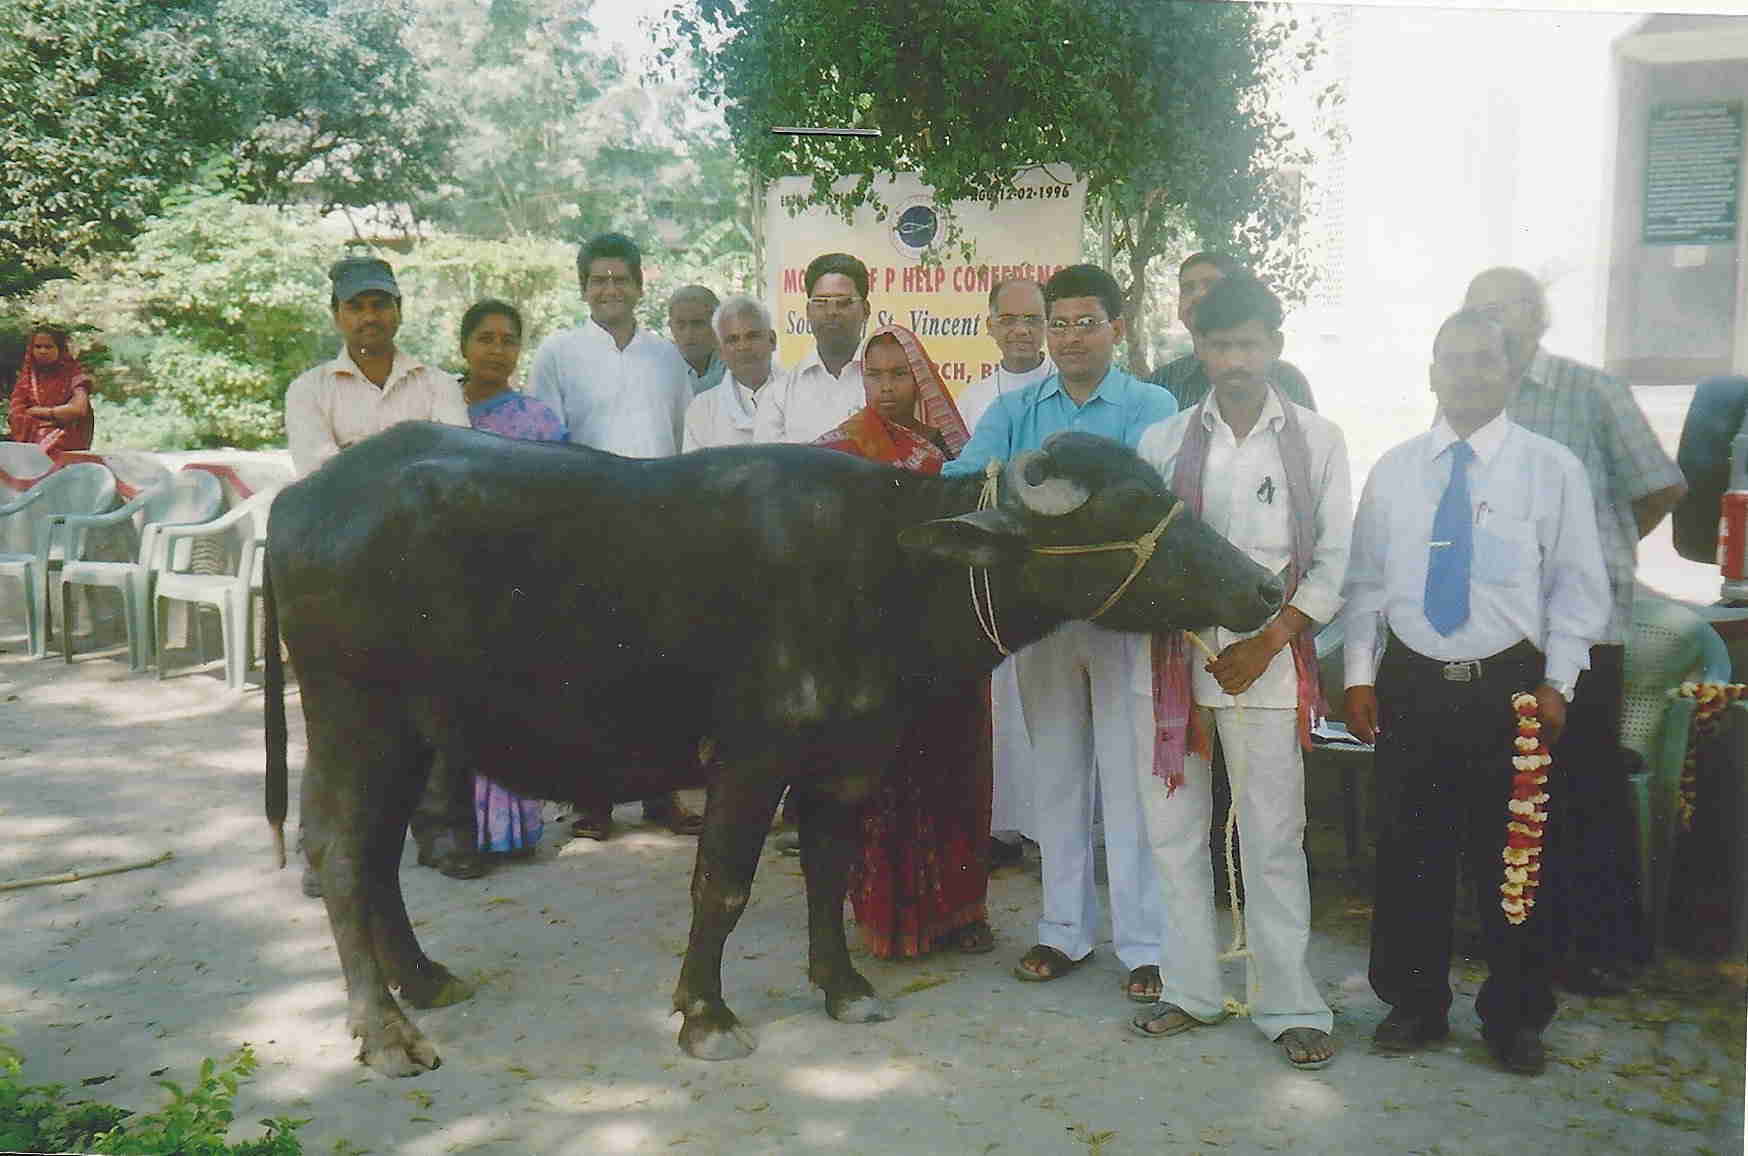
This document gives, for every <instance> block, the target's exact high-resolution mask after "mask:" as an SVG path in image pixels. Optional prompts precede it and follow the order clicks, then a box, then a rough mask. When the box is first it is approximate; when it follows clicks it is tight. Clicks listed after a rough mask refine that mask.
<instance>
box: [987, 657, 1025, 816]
mask: <svg viewBox="0 0 1748 1156" xmlns="http://www.w3.org/2000/svg"><path fill="white" fill-rule="evenodd" d="M989 705H990V714H991V715H992V721H993V723H994V735H993V736H992V737H993V739H994V757H995V791H994V794H993V796H992V797H991V800H990V816H989V829H990V830H991V831H994V832H997V833H1006V832H1009V831H1014V832H1018V833H1019V834H1022V835H1027V836H1030V835H1031V834H1032V740H1031V737H1030V736H1029V735H1027V734H1026V716H1025V714H1024V713H1022V711H1023V708H1022V707H1021V705H1020V680H1019V675H1018V674H1016V673H1015V659H1014V658H1013V656H1011V655H1010V656H1009V657H1007V658H1004V659H1002V661H1001V665H1000V666H998V667H996V668H995V673H994V674H992V675H990V676H989Z"/></svg>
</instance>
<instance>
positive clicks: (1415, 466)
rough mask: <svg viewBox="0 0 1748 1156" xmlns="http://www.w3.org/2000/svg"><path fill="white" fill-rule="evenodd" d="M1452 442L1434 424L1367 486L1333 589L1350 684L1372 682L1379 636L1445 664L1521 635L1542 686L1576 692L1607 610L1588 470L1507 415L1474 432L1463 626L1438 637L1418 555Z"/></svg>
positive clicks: (1384, 461) (1482, 654)
mask: <svg viewBox="0 0 1748 1156" xmlns="http://www.w3.org/2000/svg"><path fill="white" fill-rule="evenodd" d="M1456 440H1457V435H1456V434H1455V432H1453V431H1452V429H1451V427H1450V425H1449V423H1447V422H1446V421H1445V419H1443V418H1440V419H1439V420H1438V423H1437V424H1436V425H1434V426H1433V427H1432V429H1431V430H1429V431H1428V432H1426V433H1423V434H1421V435H1420V436H1419V437H1416V438H1413V439H1412V440H1410V441H1407V442H1404V443H1403V444H1401V445H1399V446H1397V447H1396V448H1395V449H1393V450H1391V451H1389V452H1388V453H1386V454H1385V455H1384V456H1383V457H1382V458H1381V459H1379V461H1378V464H1377V465H1376V466H1374V467H1373V468H1372V475H1371V477H1369V478H1367V479H1366V487H1365V491H1364V492H1363V493H1362V494H1361V495H1360V505H1359V511H1358V513H1357V514H1356V515H1355V518H1354V532H1353V549H1352V552H1351V553H1350V555H1349V557H1348V564H1347V584H1346V586H1345V588H1344V589H1343V591H1342V593H1343V594H1344V595H1345V596H1346V598H1347V609H1346V613H1345V614H1344V616H1343V619H1342V621H1343V622H1344V624H1345V632H1346V647H1347V650H1346V667H1347V677H1346V684H1347V685H1348V686H1371V685H1374V684H1375V682H1376V678H1377V670H1378V659H1379V657H1380V656H1381V655H1382V653H1383V648H1384V642H1385V639H1386V634H1385V631H1386V630H1389V631H1391V632H1394V633H1395V635H1396V637H1398V638H1400V639H1401V640H1402V641H1403V643H1405V644H1406V645H1407V646H1408V647H1409V648H1410V649H1412V650H1414V651H1415V652H1417V653H1419V654H1421V655H1423V656H1425V657H1427V658H1435V659H1440V660H1444V661H1456V660H1461V659H1471V658H1486V657H1488V656H1489V655H1493V654H1498V653H1499V652H1500V651H1502V650H1505V649H1508V648H1509V647H1512V646H1515V645H1516V644H1517V643H1519V642H1522V641H1524V640H1525V639H1528V640H1529V641H1530V642H1531V643H1533V644H1534V645H1536V646H1538V647H1540V648H1541V650H1542V651H1543V653H1544V654H1545V655H1546V656H1547V667H1546V678H1547V679H1548V680H1549V681H1558V682H1565V683H1571V682H1573V681H1574V680H1575V679H1577V677H1578V672H1579V671H1581V670H1585V669H1587V668H1588V667H1589V665H1590V646H1591V644H1592V643H1594V642H1595V641H1596V640H1597V639H1599V638H1601V637H1602V635H1603V631H1604V630H1605V629H1606V628H1607V626H1608V619H1609V612H1610V610H1611V608H1612V605H1613V604H1612V600H1611V596H1610V593H1609V586H1608V571H1607V569H1606V568H1605V566H1604V563H1603V558H1602V548H1601V547H1600V546H1599V545H1598V541H1597V531H1596V511H1595V507H1594V506H1592V504H1591V500H1590V484H1589V483H1588V482H1586V481H1585V479H1584V467H1583V466H1581V465H1580V464H1579V463H1578V459H1577V458H1576V457H1574V456H1573V455H1572V451H1571V450H1568V449H1567V448H1566V447H1565V446H1562V445H1560V444H1559V443H1558V442H1554V441H1551V440H1549V439H1548V438H1545V437H1542V436H1541V435H1540V434H1533V433H1531V432H1530V431H1528V430H1526V429H1524V428H1523V427H1522V426H1519V425H1517V424H1515V423H1513V422H1512V421H1511V420H1510V419H1509V418H1507V417H1505V416H1504V415H1503V414H1501V415H1500V416H1499V417H1497V418H1494V419H1493V420H1492V421H1490V422H1488V423H1487V424H1486V425H1484V426H1482V427H1481V428H1480V429H1478V430H1476V431H1475V432H1474V433H1472V434H1470V435H1469V438H1468V441H1469V445H1470V447H1471V448H1473V449H1474V451H1475V460H1474V462H1473V463H1472V464H1471V465H1470V466H1469V501H1470V505H1471V506H1472V507H1473V510H1474V513H1473V518H1474V553H1473V555H1472V557H1471V561H1470V569H1469V619H1468V621H1467V622H1465V623H1463V625H1461V626H1459V627H1458V628H1457V629H1456V630H1454V631H1452V632H1451V633H1450V634H1448V635H1445V634H1440V633H1439V632H1438V631H1437V630H1434V629H1433V627H1432V624H1431V623H1430V622H1428V621H1427V620H1426V605H1425V600H1426V570H1427V555H1428V551H1429V550H1430V543H1431V537H1432V521H1433V515H1434V513H1435V512H1436V511H1437V510H1438V504H1439V499H1440V498H1441V497H1442V496H1443V495H1444V491H1445V487H1446V485H1447V484H1448V483H1449V482H1450V477H1451V454H1450V453H1449V452H1447V451H1448V450H1449V449H1450V447H1451V444H1452V443H1453V442H1455V441H1456ZM1525 689H1528V688H1525Z"/></svg>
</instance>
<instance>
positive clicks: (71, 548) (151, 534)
mask: <svg viewBox="0 0 1748 1156" xmlns="http://www.w3.org/2000/svg"><path fill="white" fill-rule="evenodd" d="M223 502H224V490H223V487H221V486H220V485H219V481H218V479H217V478H215V477H213V476H212V475H211V474H204V473H199V472H194V471H186V472H183V473H180V474H175V475H166V478H165V480H164V481H163V482H162V483H161V484H159V485H157V486H155V487H154V488H152V489H150V490H146V491H144V492H142V493H140V494H139V495H137V496H136V497H135V498H134V499H133V500H132V501H131V502H128V503H127V504H126V505H123V506H120V507H118V508H117V509H114V510H111V511H110V512H109V513H107V514H95V515H91V516H89V517H78V516H68V517H67V518H66V519H65V523H66V527H67V547H66V549H67V561H66V562H65V563H63V564H62V566H61V623H62V630H61V643H62V645H61V653H62V656H63V657H64V658H65V659H66V661H67V662H72V661H73V598H72V588H73V587H74V586H99V587H108V588H110V589H113V590H119V591H121V597H122V608H123V612H124V619H125V621H126V624H127V657H128V667H129V669H131V670H135V671H140V670H144V669H145V668H146V663H147V661H149V660H150V659H151V658H152V656H153V654H154V652H155V648H154V645H153V630H152V621H151V607H152V593H153V587H154V586H155V585H156V578H157V573H158V571H159V570H161V569H163V568H165V566H166V561H165V549H164V539H163V533H162V532H163V530H164V529H165V528H166V527H169V526H187V525H198V524H200V523H203V522H209V521H211V520H212V519H213V518H215V517H217V516H218V512H219V506H220V505H221V504H222V503H223ZM124 523H125V524H127V525H128V526H130V527H132V528H134V529H135V530H136V531H137V533H138V537H139V549H138V551H137V557H136V559H135V560H134V561H131V562H117V561H101V560H97V559H89V558H86V557H85V546H86V539H87V534H88V533H89V532H90V531H91V530H95V529H99V528H101V527H105V526H119V525H122V524H124Z"/></svg>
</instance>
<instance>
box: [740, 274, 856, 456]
mask: <svg viewBox="0 0 1748 1156" xmlns="http://www.w3.org/2000/svg"><path fill="white" fill-rule="evenodd" d="M802 281H803V284H804V285H805V286H806V287H807V323H808V327H809V328H811V329H812V330H813V349H812V351H811V352H809V353H808V355H807V356H806V357H803V358H802V359H801V361H800V363H799V364H798V365H796V366H795V368H794V369H792V370H790V371H789V372H788V373H785V374H783V375H782V376H781V377H779V378H777V379H776V380H774V381H773V382H771V384H770V385H768V386H766V387H765V388H764V389H763V390H761V391H760V392H761V393H762V394H763V396H761V397H760V398H759V414H758V419H757V421H756V422H755V424H754V427H753V440H754V441H760V442H794V443H797V444H800V445H809V444H811V443H812V442H814V441H816V440H817V439H818V438H819V436H820V435H821V434H823V433H826V432H828V431H829V430H832V429H835V428H837V426H838V424H839V423H840V422H842V421H843V420H844V419H845V418H847V417H849V416H850V415H851V414H853V413H855V412H856V411H858V410H860V409H861V408H862V407H863V406H865V405H867V404H868V399H867V397H866V396H865V394H864V393H863V390H862V358H861V345H862V331H863V330H864V329H866V328H867V326H868V318H869V316H870V309H869V305H868V267H867V266H866V265H864V264H862V262H861V261H859V260H857V259H856V258H854V257H852V256H850V255H849V254H848V253H825V254H822V255H821V256H818V257H815V258H814V259H813V260H812V261H810V262H808V265H807V269H806V272H805V273H804V274H803V278H802Z"/></svg>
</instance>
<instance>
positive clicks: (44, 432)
mask: <svg viewBox="0 0 1748 1156" xmlns="http://www.w3.org/2000/svg"><path fill="white" fill-rule="evenodd" d="M91 390H92V383H91V375H90V374H89V373H87V372H86V371H85V367H84V366H83V365H80V364H79V363H78V362H77V361H76V360H74V358H73V353H72V351H71V350H70V349H68V348H67V334H66V332H65V331H63V330H60V329H56V328H53V327H52V326H42V327H40V328H38V329H35V330H33V331H32V332H31V335H30V340H29V341H28V342H27V343H26V344H25V350H24V364H23V365H21V366H19V369H18V380H17V382H16V383H15V384H14V385H13V387H12V405H11V410H10V413H9V420H10V422H11V425H10V429H11V432H12V440H13V441H15V442H32V443H35V444H36V445H39V446H41V447H42V448H43V449H45V450H50V451H53V450H88V449H90V448H91V434H92V431H93V428H94V423H93V421H92V417H91Z"/></svg>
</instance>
